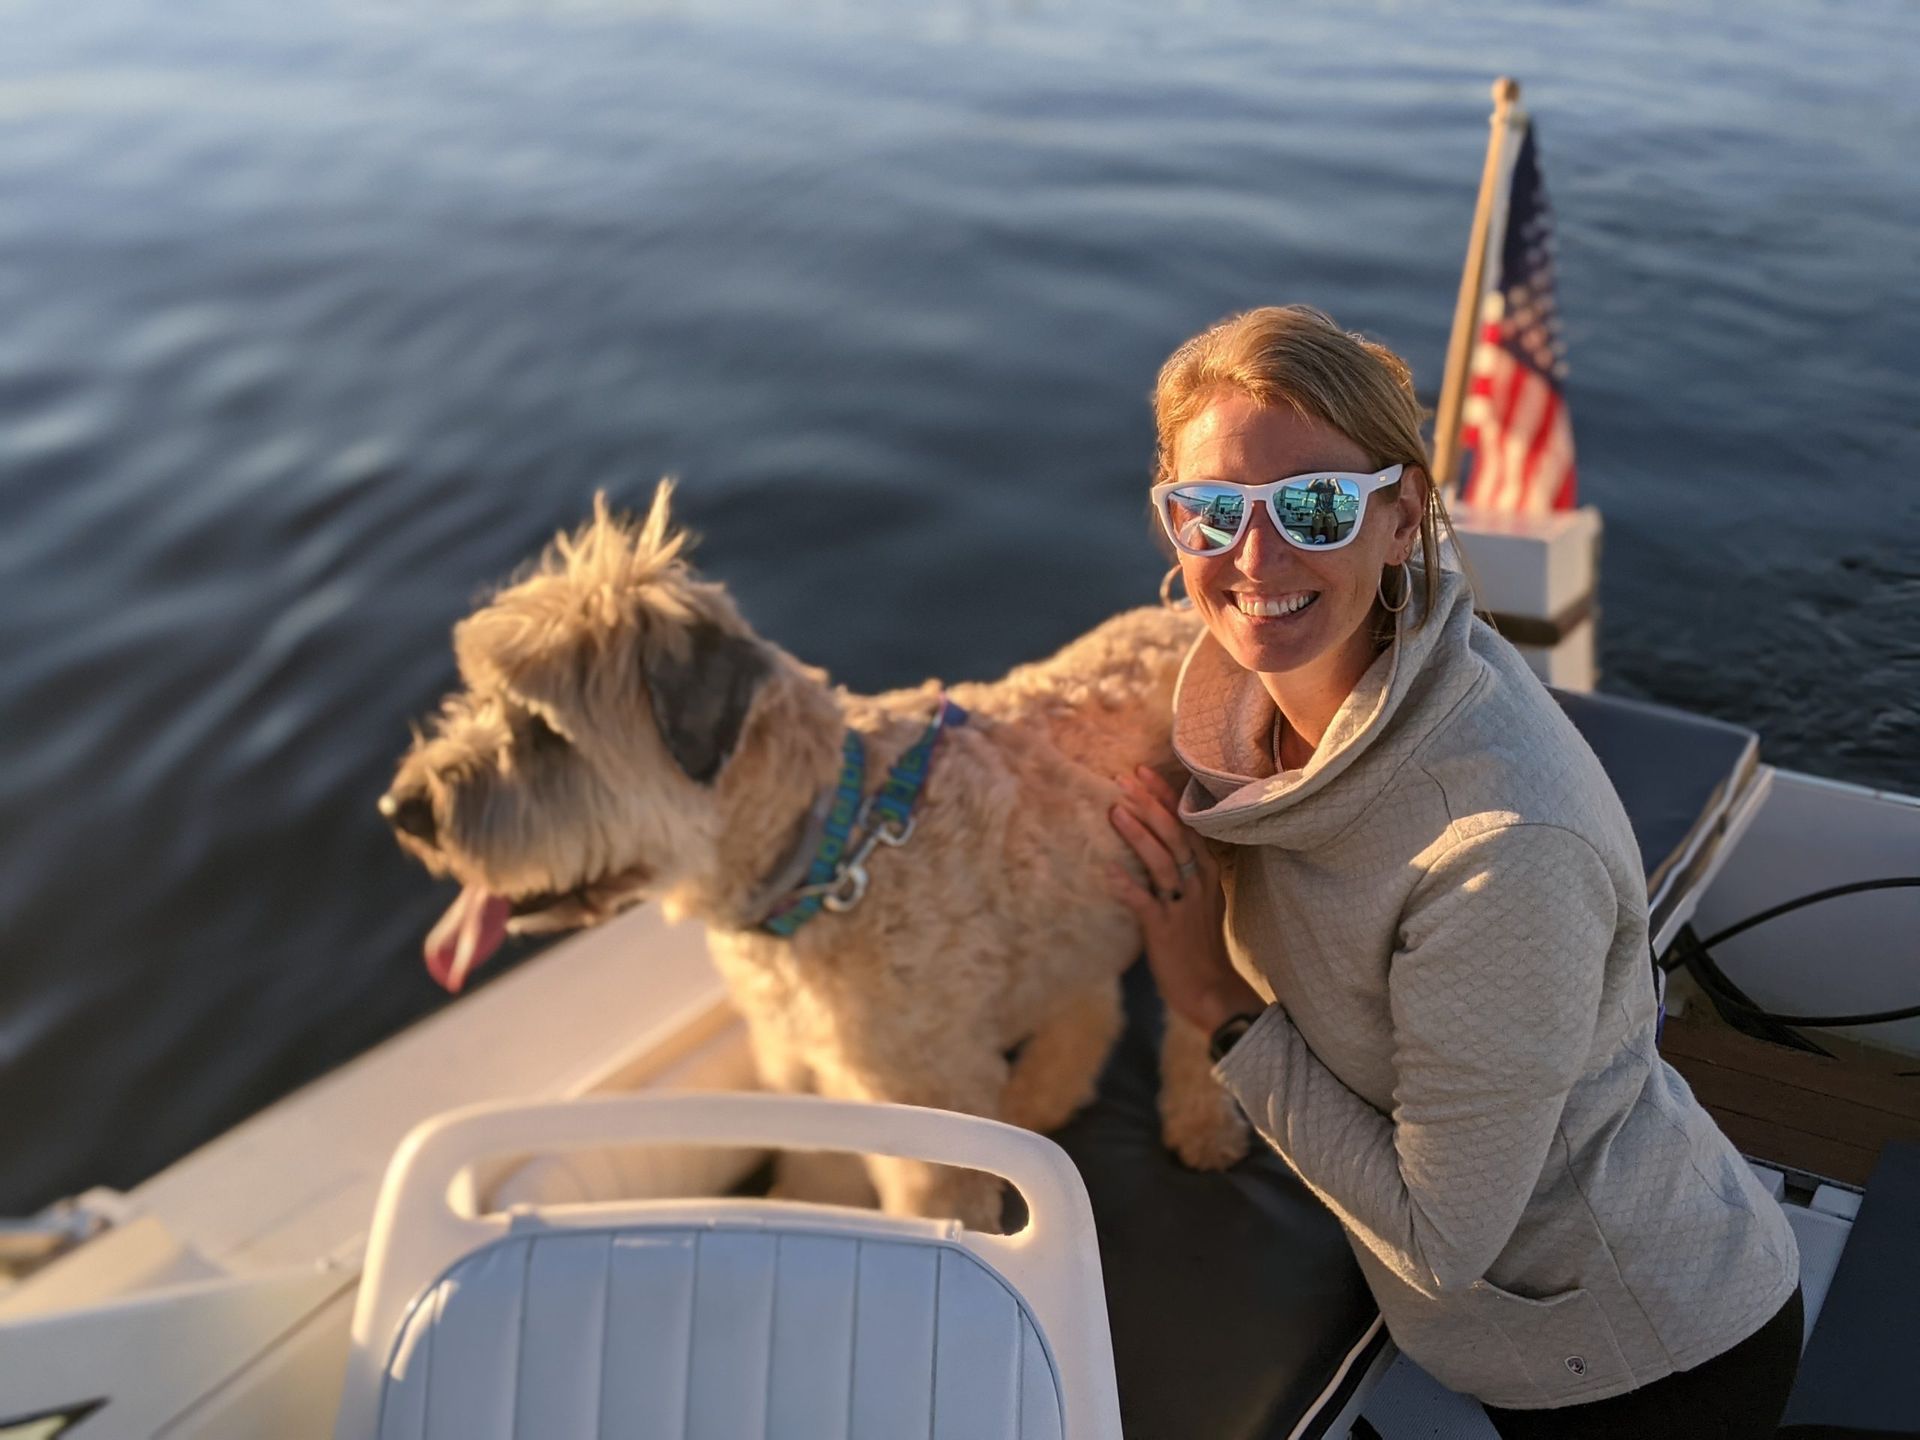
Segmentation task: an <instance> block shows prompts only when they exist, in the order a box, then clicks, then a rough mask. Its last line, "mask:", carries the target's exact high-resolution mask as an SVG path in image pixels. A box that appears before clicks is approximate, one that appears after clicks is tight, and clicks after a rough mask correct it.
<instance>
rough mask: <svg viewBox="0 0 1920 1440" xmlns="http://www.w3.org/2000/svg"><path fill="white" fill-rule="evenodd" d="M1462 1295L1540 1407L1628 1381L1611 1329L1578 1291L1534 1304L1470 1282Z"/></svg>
mask: <svg viewBox="0 0 1920 1440" xmlns="http://www.w3.org/2000/svg"><path fill="white" fill-rule="evenodd" d="M1468 1294H1469V1295H1470V1296H1472V1298H1473V1304H1474V1307H1475V1310H1476V1313H1477V1314H1478V1315H1479V1316H1480V1317H1481V1318H1482V1319H1483V1320H1485V1321H1486V1322H1487V1323H1488V1324H1489V1325H1491V1326H1492V1327H1493V1328H1494V1329H1496V1330H1498V1331H1499V1332H1500V1333H1501V1334H1502V1335H1503V1336H1505V1337H1506V1341H1507V1343H1508V1344H1509V1345H1510V1346H1512V1347H1513V1353H1514V1356H1515V1358H1516V1359H1517V1360H1518V1361H1519V1362H1520V1367H1521V1370H1522V1373H1523V1374H1524V1375H1525V1377H1526V1379H1527V1381H1529V1382H1530V1383H1531V1384H1532V1385H1533V1387H1534V1388H1535V1389H1536V1390H1538V1391H1539V1392H1540V1395H1541V1398H1542V1400H1543V1401H1544V1402H1545V1403H1546V1404H1549V1405H1552V1404H1556V1403H1559V1402H1560V1401H1561V1400H1562V1399H1563V1398H1564V1399H1569V1400H1570V1399H1573V1398H1575V1397H1576V1396H1579V1395H1583V1394H1586V1393H1588V1392H1590V1391H1593V1390H1597V1389H1600V1388H1602V1387H1603V1386H1607V1385H1613V1384H1618V1383H1619V1382H1621V1381H1626V1380H1629V1379H1630V1378H1631V1371H1629V1369H1628V1368H1627V1362H1626V1359H1625V1357H1623V1356H1622V1355H1621V1353H1620V1347H1619V1346H1618V1345H1617V1344H1616V1343H1615V1342H1614V1338H1613V1326H1612V1325H1610V1324H1608V1323H1607V1317H1606V1314H1605V1312H1604V1311H1602V1310H1601V1308H1600V1302H1599V1301H1597V1300H1595V1299H1594V1298H1593V1296H1592V1295H1591V1294H1589V1293H1588V1292H1587V1291H1586V1290H1585V1289H1584V1288H1579V1289H1573V1290H1563V1291H1562V1292H1560V1293H1559V1294H1558V1295H1549V1296H1545V1297H1543V1298H1541V1299H1538V1300H1535V1299H1531V1298H1529V1297H1527V1296H1525V1295H1516V1294H1514V1293H1513V1292H1512V1291H1511V1290H1502V1289H1501V1288H1500V1287H1499V1286H1498V1285H1495V1284H1493V1283H1492V1282H1490V1281H1487V1280H1476V1281H1474V1282H1473V1284H1472V1285H1471V1286H1469V1287H1468ZM1503 1388H1504V1387H1503Z"/></svg>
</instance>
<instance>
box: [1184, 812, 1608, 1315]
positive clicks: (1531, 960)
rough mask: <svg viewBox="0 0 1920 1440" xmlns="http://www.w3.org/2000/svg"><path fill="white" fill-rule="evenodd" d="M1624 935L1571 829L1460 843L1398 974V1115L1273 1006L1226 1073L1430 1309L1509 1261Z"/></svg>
mask: <svg viewBox="0 0 1920 1440" xmlns="http://www.w3.org/2000/svg"><path fill="white" fill-rule="evenodd" d="M1617 920H1618V903H1617V898H1616V895H1615V890H1614V886H1613V882H1612V879H1611V877H1610V876H1609V875H1608V874H1607V870H1606V866H1605V865H1604V864H1603V863H1602V861H1601V859H1600V856H1599V854H1598V853H1597V852H1596V851H1595V850H1594V848H1593V847H1592V846H1591V845H1590V844H1588V843H1587V842H1586V841H1585V840H1583V839H1582V838H1580V836H1578V835H1576V834H1574V833H1573V832H1572V831H1570V830H1564V829H1561V828H1559V827H1558V826H1553V825H1543V824H1513V825H1507V826H1503V827H1500V828H1498V829H1494V830H1490V831H1486V832H1482V833H1480V834H1477V835H1474V836H1472V837H1470V838H1468V839H1466V840H1463V841H1461V842H1459V843H1458V844H1457V845H1455V846H1454V847H1453V848H1452V849H1450V850H1448V851H1446V852H1445V853H1444V854H1443V855H1442V857H1441V858H1440V860H1439V861H1438V862H1436V863H1435V864H1434V866H1433V868H1432V869H1431V870H1429V871H1428V872H1427V874H1426V875H1425V876H1424V877H1423V878H1422V880H1421V881H1420V883H1419V884H1418V885H1417V886H1416V887H1415V889H1414V892H1413V894H1412V896H1411V898H1410V899H1409V901H1408V905H1407V908H1406V911H1405V913H1404V914H1403V915H1402V917H1401V922H1400V935H1399V948H1398V949H1397V950H1396V951H1395V952H1394V955H1393V960H1392V964H1391V966H1390V968H1389V972H1388V997H1389V1008H1390V1015H1391V1022H1392V1026H1393V1063H1394V1075H1395V1081H1394V1090H1393V1113H1392V1115H1391V1116H1390V1117H1389V1116H1387V1115H1382V1114H1381V1113H1380V1112H1379V1111H1378V1110H1376V1109H1375V1108H1374V1107H1373V1106H1372V1105H1370V1104H1368V1103H1367V1102H1366V1101H1365V1100H1363V1099H1361V1098H1360V1096H1358V1095H1356V1094H1355V1093H1354V1092H1353V1091H1351V1090H1349V1089H1348V1088H1347V1087H1346V1086H1345V1085H1343V1084H1342V1083H1341V1082H1340V1081H1339V1080H1338V1079H1337V1078H1335V1076H1334V1074H1333V1072H1332V1071H1330V1070H1329V1069H1327V1067H1326V1066H1325V1065H1324V1064H1322V1063H1321V1061H1320V1059H1319V1058H1318V1057H1317V1056H1316V1055H1315V1054H1314V1053H1313V1051H1312V1050H1311V1049H1309V1048H1308V1046H1307V1043H1306V1041H1305V1040H1304V1039H1303V1038H1302V1037H1301V1035H1300V1032H1299V1031H1298V1030H1297V1029H1295V1028H1294V1025H1293V1021H1292V1020H1291V1019H1290V1018H1289V1017H1288V1016H1287V1014H1286V1011H1285V1010H1284V1008H1282V1007H1281V1006H1279V1005H1274V1006H1270V1007H1269V1008H1268V1010H1267V1011H1266V1013H1265V1014H1264V1015H1262V1016H1261V1018H1260V1020H1259V1022H1258V1023H1257V1024H1255V1025H1254V1026H1253V1027H1252V1028H1251V1029H1249V1030H1248V1031H1247V1033H1246V1034H1245V1035H1244V1036H1242V1037H1241V1039H1240V1041H1239V1042H1238V1043H1237V1044H1236V1045H1235V1046H1234V1047H1233V1049H1232V1050H1231V1051H1230V1052H1228V1054H1227V1057H1226V1058H1225V1059H1224V1060H1223V1061H1222V1062H1221V1063H1220V1065H1219V1067H1218V1069H1217V1074H1218V1075H1219V1077H1220V1079H1221V1081H1222V1082H1223V1083H1224V1084H1225V1085H1226V1086H1227V1088H1228V1089H1229V1090H1230V1091H1231V1092H1232V1093H1233V1094H1234V1096H1235V1097H1236V1098H1237V1099H1238V1100H1239V1102H1240V1105H1241V1108H1242V1109H1244V1110H1245V1111H1246V1113H1247V1117H1248V1118H1249V1119H1250V1120H1251V1121H1252V1122H1253V1124H1254V1125H1255V1126H1256V1127H1257V1128H1258V1129H1259V1130H1260V1131H1261V1133H1262V1134H1263V1135H1265V1137H1266V1138H1267V1140H1268V1141H1269V1142H1270V1143H1271V1144H1272V1145H1273V1147H1274V1148H1275V1149H1276V1150H1278V1151H1279V1152H1280V1155H1281V1157H1282V1158H1283V1159H1285V1160H1286V1162H1287V1163H1288V1164H1289V1165H1291V1166H1292V1167H1293V1169H1294V1170H1295V1171H1297V1172H1298V1173H1299V1175H1300V1178H1301V1179H1302V1180H1304V1181H1305V1182H1306V1184H1307V1185H1308V1186H1309V1187H1310V1188H1311V1189H1312V1190H1313V1191H1314V1192H1315V1193H1316V1194H1318V1195H1319V1196H1320V1198H1321V1199H1322V1200H1323V1201H1325V1203H1326V1204H1327V1205H1328V1206H1329V1207H1331V1208H1332V1210H1333V1211H1334V1212H1335V1213H1336V1214H1337V1215H1338V1216H1339V1217H1340V1219H1341V1220H1342V1221H1343V1222H1344V1223H1345V1225H1346V1226H1347V1228H1348V1229H1349V1230H1351V1231H1352V1232H1353V1233H1354V1234H1355V1235H1356V1236H1358V1237H1359V1239H1360V1241H1361V1243H1363V1244H1364V1245H1365V1246H1366V1247H1367V1248H1368V1249H1369V1250H1370V1251H1372V1252H1373V1254H1374V1255H1376V1256H1377V1257H1379V1259H1380V1261H1381V1262H1382V1263H1383V1264H1384V1265H1386V1266H1387V1267H1388V1268H1389V1269H1391V1270H1392V1271H1393V1272H1394V1273H1395V1274H1396V1275H1398V1276H1399V1277H1400V1278H1401V1279H1402V1280H1404V1281H1405V1282H1406V1283H1407V1284H1409V1285H1411V1286H1413V1287H1414V1288H1416V1289H1418V1290H1420V1291H1421V1292H1423V1293H1426V1294H1435V1293H1439V1292H1447V1291H1454V1290H1458V1289H1461V1288H1464V1287H1465V1286H1467V1285H1470V1284H1471V1283H1472V1282H1473V1281H1475V1280H1477V1279H1479V1278H1480V1277H1481V1276H1482V1275H1484V1274H1485V1273H1486V1271H1487V1268H1488V1267H1489V1266H1490V1265H1491V1264H1492V1263H1493V1261H1494V1259H1495V1257H1496V1256H1498V1255H1499V1253H1500V1252H1501V1250H1502V1249H1504V1248H1505V1247H1506V1244H1507V1241H1508V1240H1509V1239H1510V1238H1511V1237H1512V1235H1513V1231H1514V1228H1515V1226H1516V1225H1518V1223H1519V1220H1520V1213H1521V1211H1522V1210H1523V1209H1524V1208H1525V1206H1526V1203H1527V1200H1528V1198H1529V1196H1531V1194H1532V1193H1533V1188H1534V1185H1535V1183H1536V1182H1537V1181H1538V1180H1539V1178H1540V1174H1541V1171H1542V1170H1543V1169H1544V1167H1545V1164H1546V1159H1547V1152H1548V1148H1549V1146H1550V1145H1551V1144H1552V1141H1553V1133H1554V1129H1555V1127H1556V1126H1557V1125H1558V1123H1559V1119H1560V1113H1561V1109H1562V1107H1563V1105H1564V1103H1565V1101H1566V1097H1567V1093H1568V1091H1569V1090H1571V1089H1572V1087H1573V1084H1574V1081H1575V1080H1577V1079H1578V1078H1579V1076H1580V1073H1581V1071H1582V1070H1583V1069H1584V1067H1585V1064H1586V1059H1587V1055H1588V1052H1589V1050H1590V1049H1591V1046H1592V1041H1593V1034H1594V1030H1595V1027H1596V1024H1597V1021H1598V1012H1599V1005H1600V989H1601V981H1602V978H1603V972H1604V970H1605V962H1606V956H1607V952H1608V950H1609V948H1610V946H1611V944H1612V941H1613V935H1614V930H1615V926H1616V924H1617Z"/></svg>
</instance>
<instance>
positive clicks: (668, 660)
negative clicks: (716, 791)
mask: <svg viewBox="0 0 1920 1440" xmlns="http://www.w3.org/2000/svg"><path fill="white" fill-rule="evenodd" d="M682 638H683V639H684V640H685V641H686V648H685V650H684V651H683V652H682V653H680V654H678V655H675V654H671V653H668V652H666V651H665V650H664V648H663V647H660V646H658V645H656V646H654V647H653V648H651V649H650V650H649V651H648V652H647V653H646V654H645V655H644V656H643V657H642V662H641V664H642V670H643V671H644V673H645V675H646V681H647V700H648V703H649V704H651V705H652V707H653V720H654V724H655V725H656V726H658V727H659V730H660V739H661V741H662V743H664V744H665V745H666V747H667V753H668V754H669V755H671V756H673V762H674V764H676V765H678V766H679V767H680V768H681V769H682V770H684V771H685V772H686V773H687V775H688V777H689V778H690V779H694V780H697V781H699V782H700V783H701V784H702V785H709V784H711V783H712V782H713V777H714V776H715V775H717V774H719V773H720V767H721V766H722V765H724V764H726V762H727V757H728V756H729V755H731V754H733V747H734V746H735V745H736V744H738V743H739V740H740V727H741V726H742V725H744V724H745V723H746V719H747V707H748V706H750V705H751V704H752V703H753V697H754V695H755V693H756V692H758V690H759V688H760V683H761V682H762V681H763V680H765V679H766V678H767V675H768V672H769V671H771V670H772V668H773V667H772V663H771V662H770V661H769V660H768V658H767V652H766V651H765V649H764V648H762V647H761V646H760V645H759V644H758V643H756V642H755V641H754V640H752V639H751V638H749V637H747V636H745V635H735V634H732V633H730V632H728V631H726V630H723V629H721V628H720V627H719V626H718V625H715V624H713V623H711V622H710V621H706V620H701V621H696V622H695V623H694V624H692V625H690V626H689V627H687V629H686V630H685V631H683V632H682Z"/></svg>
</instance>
